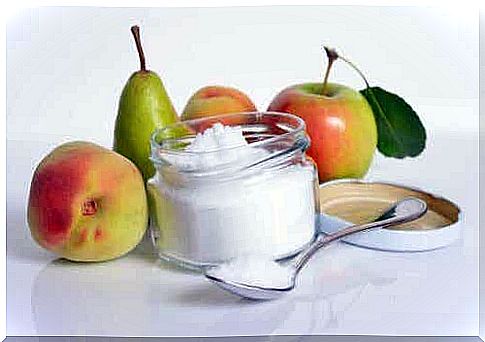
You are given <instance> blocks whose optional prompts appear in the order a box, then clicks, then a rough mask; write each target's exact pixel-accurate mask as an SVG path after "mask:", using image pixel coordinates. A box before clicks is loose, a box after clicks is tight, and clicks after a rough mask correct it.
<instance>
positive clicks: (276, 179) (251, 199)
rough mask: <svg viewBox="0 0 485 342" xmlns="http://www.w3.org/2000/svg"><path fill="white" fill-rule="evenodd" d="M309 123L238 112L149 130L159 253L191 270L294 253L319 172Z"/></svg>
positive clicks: (306, 235)
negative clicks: (253, 256) (257, 256)
mask: <svg viewBox="0 0 485 342" xmlns="http://www.w3.org/2000/svg"><path fill="white" fill-rule="evenodd" d="M309 144H310V141H309V139H308V137H307V135H306V134H305V124H304V122H303V120H301V119H300V118H298V117H297V116H294V115H291V114H284V113H273V112H267V113H259V112H258V113H240V114H229V115H222V116H213V117H208V118H203V119H196V120H189V121H183V122H179V123H176V124H173V125H170V126H167V127H165V128H163V129H159V130H157V131H156V132H154V134H153V136H152V141H151V146H152V156H151V160H152V161H153V163H154V165H155V168H156V174H155V175H154V177H153V178H151V179H149V180H148V183H147V189H148V197H149V204H150V231H151V234H152V237H153V241H154V244H155V248H156V249H157V251H158V254H159V255H160V257H161V258H163V259H166V260H169V261H172V262H176V263H178V264H180V265H182V266H185V267H189V268H196V269H197V268H202V267H205V266H208V265H216V264H220V263H223V262H226V261H228V260H230V259H232V258H235V257H238V256H243V255H250V254H264V255H266V256H268V257H270V258H272V259H275V260H276V259H282V258H285V257H289V256H291V255H294V254H296V253H297V252H298V251H300V250H301V249H302V248H304V247H305V246H306V245H307V244H308V243H310V242H311V241H312V240H313V238H314V235H315V222H316V218H317V215H316V213H317V210H318V178H317V177H318V176H317V173H316V168H315V165H314V163H313V162H312V161H311V160H310V159H308V158H307V156H306V154H305V151H306V150H307V148H308V147H309Z"/></svg>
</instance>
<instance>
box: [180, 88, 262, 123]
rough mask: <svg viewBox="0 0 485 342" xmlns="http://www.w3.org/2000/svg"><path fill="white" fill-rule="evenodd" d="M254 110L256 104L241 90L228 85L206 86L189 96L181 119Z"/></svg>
mask: <svg viewBox="0 0 485 342" xmlns="http://www.w3.org/2000/svg"><path fill="white" fill-rule="evenodd" d="M254 111H256V106H255V105H254V103H253V102H252V101H251V99H250V98H249V97H248V96H247V95H246V94H244V93H243V92H241V91H239V90H237V89H235V88H230V87H222V86H208V87H204V88H201V89H199V90H198V91H196V92H195V93H194V94H193V95H192V96H191V97H190V99H189V101H188V102H187V104H186V106H185V108H184V111H183V112H182V115H181V119H182V120H191V119H198V118H203V117H207V116H213V115H218V114H229V113H241V112H254Z"/></svg>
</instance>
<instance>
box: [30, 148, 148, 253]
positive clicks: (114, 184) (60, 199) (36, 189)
mask: <svg viewBox="0 0 485 342" xmlns="http://www.w3.org/2000/svg"><path fill="white" fill-rule="evenodd" d="M27 210H28V214H27V216H28V223H29V227H30V231H31V233H32V236H33V238H34V240H35V241H36V242H37V243H38V244H39V245H41V246H42V247H44V248H46V249H48V250H50V251H52V252H54V253H56V254H57V255H59V256H61V257H64V258H66V259H70V260H74V261H104V260H109V259H114V258H116V257H119V256H121V255H123V254H125V253H127V252H129V251H130V250H131V249H133V248H134V247H135V246H136V245H137V244H138V243H139V242H140V240H141V239H142V237H143V234H144V233H145V230H146V228H147V223H148V210H147V199H146V193H145V187H144V182H143V179H142V176H141V173H140V171H139V170H138V169H137V168H136V166H135V165H134V164H133V163H132V162H131V161H129V160H128V159H126V158H125V157H123V156H121V155H120V154H118V153H116V152H113V151H111V150H108V149H106V148H104V147H101V146H98V145H96V144H93V143H88V142H70V143H66V144H63V145H60V146H58V147H57V148H55V149H54V150H53V151H52V152H51V153H50V154H48V155H47V156H46V157H45V158H44V159H43V160H42V161H41V162H40V164H39V165H38V167H37V168H36V170H35V172H34V175H33V178H32V183H31V187H30V194H29V200H28V209H27Z"/></svg>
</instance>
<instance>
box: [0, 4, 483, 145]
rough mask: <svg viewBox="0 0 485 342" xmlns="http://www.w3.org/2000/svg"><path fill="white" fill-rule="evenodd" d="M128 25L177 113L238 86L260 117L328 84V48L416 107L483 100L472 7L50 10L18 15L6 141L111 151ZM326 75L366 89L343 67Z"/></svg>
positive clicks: (11, 41) (13, 25)
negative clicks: (77, 144)
mask: <svg viewBox="0 0 485 342" xmlns="http://www.w3.org/2000/svg"><path fill="white" fill-rule="evenodd" d="M132 24H139V25H140V26H141V30H142V39H143V41H144V46H145V50H146V52H145V53H146V56H147V60H148V67H149V68H150V69H152V70H154V71H156V72H158V73H159V74H160V75H161V77H162V79H163V80H164V83H165V86H166V88H167V90H168V92H169V94H170V95H171V97H172V99H173V102H174V105H175V107H176V108H177V110H178V111H179V112H181V111H182V110H183V107H184V105H185V102H186V101H187V99H188V98H189V97H190V95H191V94H192V93H193V92H195V91H196V90H197V89H198V88H200V87H202V86H205V85H209V84H223V85H228V86H234V87H237V88H239V89H241V90H242V91H244V92H246V93H247V94H248V95H249V96H250V97H251V98H252V99H253V101H254V102H255V103H256V105H257V106H258V108H259V109H260V110H264V109H266V108H267V106H268V104H269V102H270V101H271V99H272V97H274V96H275V95H276V93H277V92H278V91H280V90H281V89H282V88H284V87H286V86H288V85H291V84H294V83H299V82H308V81H319V80H320V79H322V77H323V72H324V67H325V65H326V59H325V56H324V53H323V51H322V48H321V47H322V44H328V45H330V46H335V47H337V48H339V49H340V50H341V51H342V53H343V54H344V55H346V56H347V57H348V58H350V59H351V60H352V61H354V62H355V63H356V64H357V65H358V66H360V68H361V69H362V70H363V71H364V72H365V73H366V74H367V77H368V78H369V80H370V81H371V83H374V84H376V85H380V86H382V87H384V88H385V89H388V90H390V91H393V92H396V93H398V94H400V95H401V96H403V97H404V98H406V99H408V101H409V102H410V103H411V104H413V103H417V100H419V99H420V98H425V99H426V100H427V101H431V100H434V101H440V99H459V100H462V99H466V100H470V99H478V73H477V67H478V14H477V13H476V12H473V11H470V10H469V11H468V12H467V10H466V9H462V10H461V12H460V11H459V10H457V9H456V8H453V9H437V8H421V9H419V10H417V9H416V8H409V7H387V8H385V7H384V8H383V7H330V6H327V7H311V6H307V7H297V6H292V7H288V6H286V7H240V8H234V7H233V8H198V9H190V8H181V9H177V8H162V9H115V8H111V9H107V8H106V9H102V8H97V9H93V8H61V9H53V8H44V9H41V10H34V11H26V12H24V13H23V14H22V15H19V16H16V17H14V18H13V19H12V20H11V22H10V24H9V26H8V29H7V34H8V38H7V61H8V74H7V83H8V87H7V96H8V102H7V113H8V116H7V138H8V139H15V140H22V139H27V138H28V139H32V140H42V141H46V142H51V141H52V140H53V138H52V135H58V136H65V137H66V138H67V137H68V138H76V139H91V140H94V141H97V142H99V143H101V144H104V145H107V146H111V143H112V135H113V132H112V131H113V129H112V128H113V125H114V120H115V116H116V110H117V104H118V103H117V102H118V97H119V94H120V93H121V89H122V87H123V85H124V83H125V82H126V80H127V79H128V77H129V75H130V74H131V73H132V72H134V71H135V70H136V69H137V68H138V57H137V54H136V50H135V46H134V43H133V41H132V38H131V33H130V31H129V27H130V25H132ZM331 77H332V80H334V81H337V82H342V83H345V84H348V85H351V86H354V87H357V88H362V87H363V82H362V81H361V80H360V79H359V76H358V75H356V74H355V72H354V71H353V70H351V69H350V68H349V67H348V66H346V65H345V64H344V63H343V62H341V63H337V64H336V67H335V68H334V70H333V73H332V75H331ZM415 99H416V100H415ZM413 100H414V101H413ZM420 114H421V116H422V117H423V120H428V116H429V115H430V114H428V113H427V112H426V111H425V110H423V111H420ZM447 114H448V113H445V114H440V116H443V118H437V120H434V121H436V122H433V123H436V124H437V125H443V126H446V125H449V124H451V123H452V124H454V125H456V126H457V128H460V129H462V128H465V127H463V126H467V128H468V126H471V127H472V128H474V127H475V126H474V125H475V123H476V121H474V119H476V118H463V117H462V115H461V114H457V113H453V114H451V115H450V116H448V115H447ZM431 119H435V118H429V120H428V121H431ZM26 135H28V136H26Z"/></svg>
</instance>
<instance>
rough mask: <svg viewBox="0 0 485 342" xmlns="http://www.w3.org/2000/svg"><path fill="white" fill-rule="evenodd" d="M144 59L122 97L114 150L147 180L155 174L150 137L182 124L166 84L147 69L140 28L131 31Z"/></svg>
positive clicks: (135, 27)
mask: <svg viewBox="0 0 485 342" xmlns="http://www.w3.org/2000/svg"><path fill="white" fill-rule="evenodd" d="M131 29H132V32H133V36H134V37H135V42H136V45H137V48H138V53H139V57H140V64H141V67H140V70H139V71H137V72H135V73H133V75H131V77H130V79H129V80H128V83H126V85H125V87H124V89H123V92H122V94H121V98H120V103H119V110H118V117H117V118H116V126H115V134H114V146H113V148H114V150H115V151H116V152H118V153H121V154H122V155H124V156H126V157H127V158H128V159H130V160H131V161H133V162H134V163H135V164H136V166H137V167H138V168H139V169H140V171H141V172H142V174H143V178H144V179H145V180H147V179H148V178H150V177H151V176H153V174H154V173H155V169H154V167H153V164H152V162H151V161H150V160H149V159H148V158H149V156H150V137H151V134H152V133H153V131H154V130H155V129H156V128H159V127H164V126H166V125H168V124H170V123H173V122H175V121H177V120H178V118H177V114H176V112H175V109H174V107H173V105H172V102H171V101H170V98H169V97H168V95H167V92H166V90H165V87H164V85H163V83H162V80H161V79H160V77H158V75H157V74H156V73H154V72H153V71H149V70H147V69H146V67H145V56H144V55H143V50H142V48H141V43H140V36H139V31H138V27H137V26H134V27H132V28H131Z"/></svg>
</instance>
